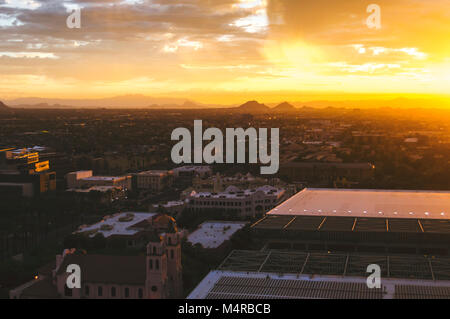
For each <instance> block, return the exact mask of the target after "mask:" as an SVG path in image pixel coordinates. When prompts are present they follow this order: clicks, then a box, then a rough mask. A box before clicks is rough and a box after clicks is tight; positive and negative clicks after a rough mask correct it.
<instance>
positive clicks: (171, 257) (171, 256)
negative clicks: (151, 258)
mask: <svg viewBox="0 0 450 319" xmlns="http://www.w3.org/2000/svg"><path fill="white" fill-rule="evenodd" d="M173 255H174V253H173V249H171V250H170V259H173Z"/></svg>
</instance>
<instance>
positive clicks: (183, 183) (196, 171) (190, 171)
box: [173, 166, 213, 189]
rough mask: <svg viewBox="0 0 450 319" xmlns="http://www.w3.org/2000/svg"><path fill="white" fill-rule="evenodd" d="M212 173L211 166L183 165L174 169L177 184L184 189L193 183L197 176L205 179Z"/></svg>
mask: <svg viewBox="0 0 450 319" xmlns="http://www.w3.org/2000/svg"><path fill="white" fill-rule="evenodd" d="M212 173H213V171H212V169H211V167H210V166H181V167H177V168H174V169H173V174H174V179H175V181H174V182H175V185H176V186H177V187H179V188H182V189H183V188H186V187H188V186H190V185H192V183H193V180H194V179H195V178H197V177H198V178H201V179H205V178H208V177H209V176H211V175H212Z"/></svg>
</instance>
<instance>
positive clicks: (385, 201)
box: [268, 188, 450, 220]
mask: <svg viewBox="0 0 450 319" xmlns="http://www.w3.org/2000/svg"><path fill="white" fill-rule="evenodd" d="M268 215H289V216H339V217H342V216H345V217H373V218H377V217H379V218H405V219H411V218H415V219H441V220H442V219H447V220H449V219H450V192H444V191H396V190H362V189H361V190H360V189H317V188H307V189H304V190H303V191H301V192H299V193H297V194H296V195H294V196H293V197H291V198H290V199H288V200H287V201H285V202H284V203H282V204H281V205H279V206H277V207H276V208H274V209H272V210H271V211H270V212H269V213H268Z"/></svg>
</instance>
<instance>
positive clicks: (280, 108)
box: [273, 102, 296, 112]
mask: <svg viewBox="0 0 450 319" xmlns="http://www.w3.org/2000/svg"><path fill="white" fill-rule="evenodd" d="M273 110H274V111H276V112H291V111H295V110H296V108H295V106H293V105H292V104H290V103H288V102H283V103H281V104H278V105H277V106H275V107H274V108H273Z"/></svg>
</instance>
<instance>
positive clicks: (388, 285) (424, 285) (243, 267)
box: [188, 250, 450, 299]
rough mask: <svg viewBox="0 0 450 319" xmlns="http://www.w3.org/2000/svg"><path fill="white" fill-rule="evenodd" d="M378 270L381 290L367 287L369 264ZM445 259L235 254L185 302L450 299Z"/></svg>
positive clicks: (282, 253)
mask: <svg viewBox="0 0 450 319" xmlns="http://www.w3.org/2000/svg"><path fill="white" fill-rule="evenodd" d="M370 264H376V265H379V266H380V268H381V277H382V279H381V284H382V288H381V289H369V288H368V287H367V283H366V282H367V276H368V275H369V274H368V273H367V266H368V265H370ZM449 267H450V264H449V258H448V257H425V256H412V255H411V256H409V255H404V256H388V255H374V254H371V255H361V254H357V253H354V254H336V253H321V252H297V251H277V250H261V251H256V250H255V251H243V250H235V251H233V252H232V253H231V254H230V255H229V256H228V257H227V258H226V259H225V260H224V261H223V263H222V264H221V265H220V266H219V267H218V269H217V270H216V271H212V272H210V273H209V274H208V275H207V276H206V277H205V278H204V279H203V280H202V282H201V283H200V284H199V285H198V286H197V287H196V288H195V289H194V290H193V291H192V292H191V294H190V295H189V296H188V299H280V298H282V299H286V298H288V299H297V298H299V299H303V298H315V299H317V298H324V299H336V298H337V299H343V298H345V299H351V298H357V299H392V298H396V299H413V298H418V299H424V298H432V299H442V298H446V299H448V298H450V272H449Z"/></svg>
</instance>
